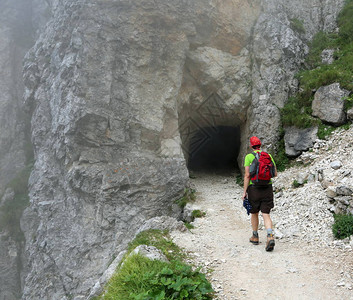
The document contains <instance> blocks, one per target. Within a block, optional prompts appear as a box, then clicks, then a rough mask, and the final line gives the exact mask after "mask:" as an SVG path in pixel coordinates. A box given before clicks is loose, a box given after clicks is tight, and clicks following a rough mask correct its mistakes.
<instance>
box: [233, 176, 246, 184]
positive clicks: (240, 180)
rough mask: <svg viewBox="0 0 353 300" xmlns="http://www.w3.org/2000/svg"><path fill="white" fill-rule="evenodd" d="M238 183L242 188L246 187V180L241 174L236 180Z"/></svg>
mask: <svg viewBox="0 0 353 300" xmlns="http://www.w3.org/2000/svg"><path fill="white" fill-rule="evenodd" d="M235 181H236V183H237V184H238V185H240V186H243V185H244V179H243V176H242V175H241V174H238V175H237V177H236V179H235Z"/></svg>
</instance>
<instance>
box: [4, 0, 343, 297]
mask: <svg viewBox="0 0 353 300" xmlns="http://www.w3.org/2000/svg"><path fill="white" fill-rule="evenodd" d="M19 2H20V1H19ZM44 2H45V3H46V4H45V6H43V5H44ZM44 2H43V3H42V2H41V1H39V0H36V1H33V2H32V4H33V5H34V6H33V7H34V8H37V10H36V9H34V12H35V13H36V16H37V17H36V18H33V20H35V22H34V21H31V24H32V25H33V24H34V25H33V26H35V29H34V32H36V33H37V36H38V37H37V38H36V43H35V46H34V47H33V48H32V49H31V50H30V51H29V52H28V53H27V55H26V57H25V63H24V70H23V72H24V83H25V99H24V100H25V110H26V111H29V112H30V114H31V116H32V118H31V125H32V126H31V127H32V129H31V135H32V143H33V147H34V155H35V166H34V170H33V172H32V174H31V177H30V181H29V188H30V206H29V207H28V208H27V209H26V211H25V213H24V215H23V218H22V223H21V227H22V230H23V231H24V234H25V239H26V249H25V252H24V255H25V257H27V261H28V264H27V267H26V269H25V270H24V272H23V274H24V278H25V280H24V289H23V298H24V299H69V298H74V299H85V298H86V297H87V296H88V295H89V294H90V292H91V289H92V287H93V286H94V285H95V284H96V282H97V280H99V278H100V277H101V276H102V275H103V272H104V271H105V270H106V269H107V267H108V266H109V264H110V263H111V261H112V259H113V258H114V257H115V256H117V255H118V254H119V253H120V252H121V251H122V250H123V249H124V248H125V247H126V245H127V243H128V241H129V240H130V239H131V238H132V237H133V236H134V234H135V233H136V232H137V230H138V229H139V228H140V227H141V226H142V225H143V224H144V223H145V222H146V221H147V220H149V219H151V218H154V217H157V216H162V215H169V216H175V217H178V216H179V214H180V210H179V208H178V207H177V206H176V205H175V204H174V201H175V200H176V199H178V198H180V197H181V196H182V194H183V191H184V188H185V186H186V185H187V181H188V171H187V166H186V163H187V160H188V157H189V156H190V155H193V154H195V153H196V150H197V149H198V147H199V146H200V145H202V141H198V142H197V143H196V144H195V143H194V142H193V140H192V137H193V136H194V135H195V134H196V133H197V132H201V133H202V134H204V139H206V140H207V138H208V137H209V135H210V132H209V130H211V131H217V127H218V126H232V127H238V128H239V130H240V134H241V141H242V143H241V154H240V156H239V161H240V160H242V157H243V154H244V152H245V151H246V148H247V139H248V136H249V135H250V134H256V135H258V136H259V137H260V138H263V140H264V143H265V144H266V146H267V147H271V148H275V143H276V141H277V138H278V127H279V109H278V108H279V107H282V106H283V105H284V103H285V102H286V100H287V98H288V95H290V94H292V93H294V92H295V91H296V89H297V83H296V81H295V79H293V75H294V73H295V72H296V71H297V70H298V68H299V66H300V64H301V63H302V62H303V59H304V57H305V54H306V53H307V51H308V46H307V43H308V41H309V40H310V39H311V37H312V36H313V34H314V33H316V32H317V31H319V30H333V29H334V28H335V17H336V15H337V13H338V11H339V10H340V8H341V7H342V4H343V0H337V1H328V0H327V1H322V0H321V1H319V0H317V1H311V2H310V4H309V3H306V2H305V1H303V0H295V1H292V2H291V3H288V1H284V0H283V1H269V0H263V1H260V0H248V1H240V0H239V1H238V0H227V1H218V0H217V1H206V2H205V1H201V0H197V1H185V0H177V1H162V0H160V1H149V0H143V1H125V0H121V1H98V0H91V1H74V2H72V1H48V2H47V1H44ZM4 5H5V4H4ZM6 5H7V6H8V4H6ZM49 17H50V19H49V22H48V23H47V25H46V26H44V27H43V25H44V24H46V20H47V18H49ZM31 20H32V19H31ZM294 20H300V21H301V22H302V23H303V26H304V28H305V32H301V31H296V29H295V28H294V27H293V22H294ZM41 28H42V29H41ZM21 55H23V53H22V54H21ZM21 55H20V56H19V57H21ZM4 57H5V56H2V57H1V58H0V59H3V61H4V62H5V61H8V60H7V58H6V57H5V58H4ZM18 72H19V71H18ZM19 73H20V72H19ZM8 74H9V73H8V72H6V76H7V77H6V76H5V77H6V78H7V80H8V82H9V83H13V82H14V80H13V79H12V77H10V76H8ZM17 78H19V77H17ZM19 82H20V81H19ZM7 87H8V85H6V86H5V85H2V86H1V89H2V90H6V88H7ZM13 90H14V88H12V89H11V91H13ZM17 90H18V91H21V89H17ZM9 99H10V98H9ZM18 99H21V97H20V96H19V97H18ZM9 102H10V101H7V102H6V103H9ZM1 103H5V101H2V102H1ZM6 116H8V114H6ZM15 119H16V120H17V118H15ZM3 120H6V118H5V115H3V116H2V117H1V119H0V121H1V122H3ZM6 124H7V126H10V127H11V128H16V126H15V125H14V124H12V125H10V124H11V123H9V122H6ZM2 128H3V127H2ZM17 132H23V131H21V130H19V131H17ZM1 135H2V132H1ZM15 135H16V134H12V136H15ZM1 138H2V137H1ZM9 140H11V142H13V143H14V145H15V149H21V147H19V146H16V145H19V143H18V142H15V140H16V139H14V138H12V137H11V138H9ZM1 147H3V145H1ZM4 149H5V148H4ZM1 151H2V148H1ZM9 152H12V154H13V153H14V152H15V151H9V150H4V152H1V153H9ZM20 157H23V155H22V156H20ZM0 159H1V161H9V159H7V158H5V154H4V155H1V157H0ZM22 159H23V158H22ZM16 161H17V162H18V163H20V160H16ZM22 164H23V165H24V162H23V163H22ZM19 168H20V167H19ZM7 169H9V168H8V167H6V168H5V166H4V167H2V174H3V170H7Z"/></svg>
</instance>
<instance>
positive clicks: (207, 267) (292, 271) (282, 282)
mask: <svg viewBox="0 0 353 300" xmlns="http://www.w3.org/2000/svg"><path fill="white" fill-rule="evenodd" d="M191 183H192V185H193V187H195V189H196V191H197V193H196V202H195V203H194V204H193V206H195V207H197V208H199V209H200V210H202V211H204V212H206V216H205V217H203V218H197V219H196V220H195V222H193V225H194V226H195V228H194V229H191V230H190V231H188V232H186V233H185V232H184V233H183V232H177V231H173V232H172V233H171V235H172V238H173V241H174V242H175V243H176V244H178V245H179V246H180V247H182V248H183V249H185V251H186V252H187V253H189V254H190V257H191V258H190V259H191V261H190V262H192V263H195V264H196V265H199V266H202V267H203V269H202V270H203V271H204V272H206V273H207V277H208V278H209V280H210V281H211V282H212V285H213V287H214V289H215V291H216V292H217V299H222V300H235V299H280V300H283V299H301V300H302V299H310V300H312V299H330V300H331V299H345V300H346V299H350V300H353V290H352V280H353V258H352V257H353V255H352V251H351V250H350V251H348V250H345V249H337V248H330V247H327V246H326V247H324V246H321V245H320V246H319V245H318V244H317V243H316V241H312V242H308V241H305V240H304V239H301V237H300V236H296V237H293V238H291V239H279V240H278V239H276V246H275V249H274V251H273V252H266V251H265V243H266V232H265V230H264V228H263V225H262V224H263V222H262V218H261V216H260V219H261V220H260V230H259V236H260V244H259V245H252V244H251V243H250V242H249V238H250V235H251V232H252V230H251V226H250V217H249V216H247V214H246V211H245V209H244V208H243V207H242V201H241V196H242V188H241V187H240V186H239V185H237V184H236V183H235V178H234V177H229V176H221V175H211V174H204V173H199V174H197V176H196V178H194V179H191ZM275 205H276V201H275ZM195 209H196V208H195ZM271 216H272V220H273V221H274V224H275V223H276V211H274V212H273V213H271Z"/></svg>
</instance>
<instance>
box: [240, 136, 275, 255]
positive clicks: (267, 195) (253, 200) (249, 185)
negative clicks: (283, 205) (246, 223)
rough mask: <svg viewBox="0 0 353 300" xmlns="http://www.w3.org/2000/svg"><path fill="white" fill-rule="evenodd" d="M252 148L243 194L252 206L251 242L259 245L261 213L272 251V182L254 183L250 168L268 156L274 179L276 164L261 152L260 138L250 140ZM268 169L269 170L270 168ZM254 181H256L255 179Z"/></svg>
mask: <svg viewBox="0 0 353 300" xmlns="http://www.w3.org/2000/svg"><path fill="white" fill-rule="evenodd" d="M250 148H251V149H252V151H253V152H252V153H250V154H248V155H246V157H245V162H244V166H245V175H244V194H243V199H244V198H246V196H248V199H249V202H250V204H251V206H252V209H251V211H250V213H251V226H252V230H253V234H252V237H251V238H250V242H251V243H252V244H254V245H258V244H259V234H258V227H259V212H260V211H261V213H262V217H263V220H264V224H265V228H266V230H267V242H266V247H265V249H266V251H272V250H273V248H274V246H275V239H274V237H273V231H272V220H271V218H270V211H271V209H272V208H273V206H274V204H273V189H272V180H268V181H267V180H265V181H262V182H261V185H258V184H257V182H258V181H259V180H256V182H253V181H252V180H251V178H252V177H251V176H253V175H254V174H250V166H251V165H252V163H253V161H254V160H255V159H259V157H260V156H267V157H269V158H268V161H269V162H270V163H271V161H272V164H273V165H272V166H273V167H272V168H273V173H272V176H271V177H274V176H277V169H276V164H275V162H274V160H273V158H272V156H271V155H269V154H267V153H266V152H263V151H261V141H260V139H259V138H258V137H256V136H253V137H251V138H250ZM262 152H263V154H262ZM268 155H269V156H268ZM266 168H267V169H268V167H266ZM265 172H267V171H265ZM255 176H256V175H255ZM257 179H258V178H257ZM253 180H254V181H255V179H254V178H253ZM260 181H261V180H260Z"/></svg>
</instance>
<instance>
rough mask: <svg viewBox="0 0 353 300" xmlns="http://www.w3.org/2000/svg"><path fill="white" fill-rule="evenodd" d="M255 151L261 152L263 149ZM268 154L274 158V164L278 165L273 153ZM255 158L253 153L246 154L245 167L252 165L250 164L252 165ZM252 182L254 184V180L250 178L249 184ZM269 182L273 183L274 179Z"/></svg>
mask: <svg viewBox="0 0 353 300" xmlns="http://www.w3.org/2000/svg"><path fill="white" fill-rule="evenodd" d="M254 152H255V153H257V152H261V150H255V151H254ZM268 155H269V156H270V157H271V160H272V162H273V164H274V166H276V163H275V161H274V160H273V157H272V155H271V154H270V153H269V154H268ZM254 159H255V156H254V155H253V154H252V153H249V154H248V155H246V156H245V162H244V167H250V165H251V163H252V161H253V160H254ZM250 184H252V181H251V180H250V183H249V185H250ZM269 184H272V179H271V181H270V183H269Z"/></svg>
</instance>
